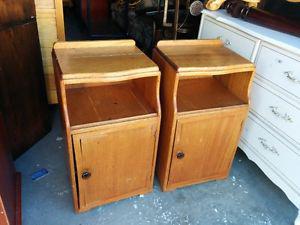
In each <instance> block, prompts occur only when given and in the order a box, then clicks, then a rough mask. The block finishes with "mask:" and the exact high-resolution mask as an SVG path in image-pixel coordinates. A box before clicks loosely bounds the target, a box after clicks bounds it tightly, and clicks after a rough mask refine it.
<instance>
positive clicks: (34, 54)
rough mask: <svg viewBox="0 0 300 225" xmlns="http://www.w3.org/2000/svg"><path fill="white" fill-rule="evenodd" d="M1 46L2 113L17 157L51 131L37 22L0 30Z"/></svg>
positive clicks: (12, 150)
mask: <svg viewBox="0 0 300 225" xmlns="http://www.w3.org/2000/svg"><path fill="white" fill-rule="evenodd" d="M0 42H1V45H0V52H1V54H0V109H1V110H2V112H3V116H4V121H5V123H6V128H7V133H8V136H9V138H11V140H10V142H11V152H12V154H13V156H14V157H18V156H19V155H21V154H22V153H23V152H24V151H25V150H27V149H28V148H29V147H30V146H32V145H33V144H34V143H35V142H36V141H37V140H39V139H40V138H41V137H43V136H44V135H45V134H46V133H47V132H48V131H49V129H50V124H49V120H48V105H47V97H46V92H45V86H44V79H43V68H42V60H41V52H40V49H39V39H38V33H37V26H36V22H29V23H25V24H23V25H18V26H12V27H9V28H7V29H3V30H0ZM29 127H30V129H28V128H29ZM24 131H26V132H24Z"/></svg>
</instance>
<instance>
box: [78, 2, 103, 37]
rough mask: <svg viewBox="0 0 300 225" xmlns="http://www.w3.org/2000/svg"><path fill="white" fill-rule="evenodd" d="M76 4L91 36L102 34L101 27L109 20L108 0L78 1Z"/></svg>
mask: <svg viewBox="0 0 300 225" xmlns="http://www.w3.org/2000/svg"><path fill="white" fill-rule="evenodd" d="M75 4H76V7H77V12H79V14H80V17H81V19H82V21H83V22H84V24H85V25H86V27H87V28H88V31H89V34H90V35H97V34H98V33H99V32H100V30H99V29H100V26H101V25H103V24H104V23H106V22H107V21H108V18H109V2H108V0H101V1H99V0H76V2H75ZM102 32H104V31H102Z"/></svg>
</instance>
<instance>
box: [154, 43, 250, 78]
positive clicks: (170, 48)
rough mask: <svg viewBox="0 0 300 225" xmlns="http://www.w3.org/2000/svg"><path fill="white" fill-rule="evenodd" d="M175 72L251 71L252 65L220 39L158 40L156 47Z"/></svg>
mask: <svg viewBox="0 0 300 225" xmlns="http://www.w3.org/2000/svg"><path fill="white" fill-rule="evenodd" d="M156 48H157V49H158V50H159V51H160V52H161V53H162V54H163V56H164V58H165V59H166V60H167V61H169V63H170V64H171V65H172V67H173V68H174V69H175V70H177V72H179V73H180V72H202V73H205V72H208V73H209V72H213V71H225V72H226V71H227V72H228V71H232V72H240V71H245V70H248V71H251V70H254V65H253V64H252V63H251V62H250V61H249V60H247V59H245V58H243V57H242V56H240V55H238V54H236V53H234V52H233V51H231V50H229V49H228V48H225V47H224V46H223V42H222V41H220V40H177V41H160V42H159V43H158V44H157V47H156Z"/></svg>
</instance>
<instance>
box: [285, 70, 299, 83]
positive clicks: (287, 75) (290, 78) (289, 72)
mask: <svg viewBox="0 0 300 225" xmlns="http://www.w3.org/2000/svg"><path fill="white" fill-rule="evenodd" d="M284 74H285V75H286V77H287V78H288V79H289V80H291V81H293V82H294V83H297V84H300V80H297V78H296V77H294V76H293V72H292V71H286V72H284Z"/></svg>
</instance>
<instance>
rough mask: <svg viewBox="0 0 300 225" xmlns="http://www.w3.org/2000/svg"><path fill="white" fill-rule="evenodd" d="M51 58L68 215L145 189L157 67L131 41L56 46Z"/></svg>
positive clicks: (155, 118) (149, 183) (151, 158)
mask: <svg viewBox="0 0 300 225" xmlns="http://www.w3.org/2000/svg"><path fill="white" fill-rule="evenodd" d="M109 46H110V47H109ZM52 55H53V63H54V72H55V77H56V87H57V90H58V99H59V102H60V109H61V116H62V121H63V126H64V129H65V134H66V140H67V150H68V156H69V168H70V180H71V186H72V190H73V201H74V208H75V211H76V212H83V211H86V210H89V209H90V208H93V207H96V206H99V205H102V204H106V203H110V202H113V201H118V200H120V199H124V198H127V197H131V196H134V195H138V194H144V193H148V192H150V191H152V187H153V178H154V169H155V162H156V153H157V145H158V135H159V128H160V117H161V115H160V114H161V110H160V100H159V84H160V72H159V69H158V67H157V66H156V65H155V64H154V63H153V62H152V61H151V60H150V59H148V58H147V57H146V56H145V55H143V54H142V53H141V52H140V51H139V50H138V49H137V48H136V47H135V43H134V41H132V40H125V41H124V40H123V41H92V42H91V41H89V42H75V43H74V42H65V43H64V42H59V43H57V44H55V45H54V49H53V52H52ZM127 56H128V57H127ZM84 174H86V175H87V176H84Z"/></svg>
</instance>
